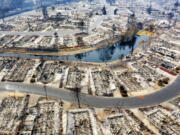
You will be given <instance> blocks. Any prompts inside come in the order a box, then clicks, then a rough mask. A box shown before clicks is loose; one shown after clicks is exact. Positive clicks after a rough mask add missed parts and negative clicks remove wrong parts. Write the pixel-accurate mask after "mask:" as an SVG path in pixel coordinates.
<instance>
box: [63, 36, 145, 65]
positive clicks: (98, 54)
mask: <svg viewBox="0 0 180 135" xmlns="http://www.w3.org/2000/svg"><path fill="white" fill-rule="evenodd" d="M147 39H148V37H147V36H137V37H136V38H135V39H134V40H132V41H131V42H127V43H119V42H117V43H115V44H113V45H112V46H109V47H106V48H101V49H97V50H93V51H89V52H85V53H80V54H76V55H69V56H68V55H67V56H61V58H62V59H63V60H73V61H86V62H110V61H114V60H117V59H119V58H120V57H123V56H126V55H128V54H130V53H132V51H133V50H134V49H135V48H137V46H138V45H139V43H140V41H142V40H147Z"/></svg>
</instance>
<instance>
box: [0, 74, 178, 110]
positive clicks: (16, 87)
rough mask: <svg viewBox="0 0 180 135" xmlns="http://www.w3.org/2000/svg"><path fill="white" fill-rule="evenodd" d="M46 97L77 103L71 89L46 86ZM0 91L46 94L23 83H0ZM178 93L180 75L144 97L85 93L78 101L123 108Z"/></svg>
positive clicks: (35, 87) (168, 98)
mask: <svg viewBox="0 0 180 135" xmlns="http://www.w3.org/2000/svg"><path fill="white" fill-rule="evenodd" d="M46 89H47V95H48V97H54V98H60V99H63V100H66V101H69V102H72V103H77V101H78V100H77V96H76V93H75V92H73V91H69V90H65V89H58V88H51V87H46ZM0 91H9V92H12V91H16V92H21V93H28V94H37V95H42V96H46V94H45V90H44V86H43V85H32V84H23V83H0ZM179 94H180V77H177V79H176V80H175V81H174V82H173V83H172V84H171V85H169V86H167V87H165V88H163V89H161V90H159V91H157V92H154V93H152V94H149V95H145V96H144V98H138V97H127V98H111V97H110V98H109V97H100V96H98V97H97V96H91V95H87V94H82V93H80V94H79V97H80V103H81V104H86V105H90V106H93V107H97V108H105V107H120V108H123V109H130V108H139V107H147V106H152V105H157V104H160V103H162V102H165V101H167V100H170V99H172V98H174V97H177V96H179Z"/></svg>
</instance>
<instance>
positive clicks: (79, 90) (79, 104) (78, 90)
mask: <svg viewBox="0 0 180 135" xmlns="http://www.w3.org/2000/svg"><path fill="white" fill-rule="evenodd" d="M75 92H76V97H77V101H78V107H79V108H81V103H80V97H79V94H80V92H81V89H80V88H79V87H76V88H75Z"/></svg>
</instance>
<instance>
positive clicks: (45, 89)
mask: <svg viewBox="0 0 180 135" xmlns="http://www.w3.org/2000/svg"><path fill="white" fill-rule="evenodd" d="M44 92H45V94H46V101H47V100H48V98H47V88H46V84H45V83H44Z"/></svg>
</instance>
